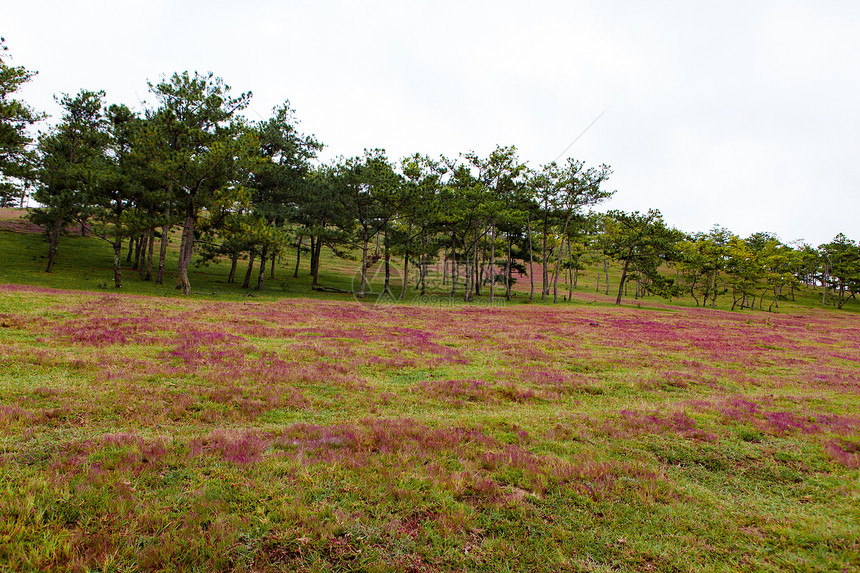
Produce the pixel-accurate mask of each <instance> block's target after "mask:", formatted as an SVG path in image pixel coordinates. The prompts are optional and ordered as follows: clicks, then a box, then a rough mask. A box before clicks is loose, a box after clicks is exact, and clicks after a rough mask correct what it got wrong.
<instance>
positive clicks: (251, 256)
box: [242, 250, 256, 288]
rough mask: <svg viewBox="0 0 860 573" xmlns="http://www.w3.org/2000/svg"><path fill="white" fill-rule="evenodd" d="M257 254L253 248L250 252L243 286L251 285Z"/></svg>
mask: <svg viewBox="0 0 860 573" xmlns="http://www.w3.org/2000/svg"><path fill="white" fill-rule="evenodd" d="M255 256H256V255H255V254H254V251H253V250H251V252H250V253H248V270H246V271H245V280H244V281H243V282H242V288H248V287H249V286H251V273H253V272H254V257H255Z"/></svg>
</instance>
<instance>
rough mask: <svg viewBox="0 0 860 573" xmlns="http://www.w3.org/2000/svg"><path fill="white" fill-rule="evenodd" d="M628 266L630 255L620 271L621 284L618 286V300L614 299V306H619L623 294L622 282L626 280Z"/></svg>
mask: <svg viewBox="0 0 860 573" xmlns="http://www.w3.org/2000/svg"><path fill="white" fill-rule="evenodd" d="M629 264H630V253H628V254H627V258H625V259H624V267H623V268H622V270H621V282H620V283H619V284H618V298H616V299H615V304H618V305H620V304H621V294H622V293H623V292H624V281H626V280H627V266H628V265H629Z"/></svg>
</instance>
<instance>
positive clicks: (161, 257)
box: [155, 209, 170, 285]
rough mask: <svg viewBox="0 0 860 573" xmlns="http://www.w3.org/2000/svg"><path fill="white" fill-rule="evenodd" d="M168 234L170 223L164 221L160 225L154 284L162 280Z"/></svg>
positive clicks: (168, 215)
mask: <svg viewBox="0 0 860 573" xmlns="http://www.w3.org/2000/svg"><path fill="white" fill-rule="evenodd" d="M167 217H168V218H169V217H170V209H168V210H167ZM169 235H170V223H165V224H164V225H163V226H162V227H161V246H160V247H159V249H158V273H157V274H156V275H155V284H157V285H160V284H162V283H163V282H164V263H165V258H166V257H167V242H168V240H169V239H168V236H169Z"/></svg>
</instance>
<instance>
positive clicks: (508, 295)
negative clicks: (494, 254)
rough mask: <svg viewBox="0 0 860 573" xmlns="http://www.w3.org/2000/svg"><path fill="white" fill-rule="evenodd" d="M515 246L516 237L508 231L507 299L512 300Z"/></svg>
mask: <svg viewBox="0 0 860 573" xmlns="http://www.w3.org/2000/svg"><path fill="white" fill-rule="evenodd" d="M513 247H514V238H513V237H512V236H511V234H510V233H508V260H507V263H506V265H505V300H511V268H512V265H511V249H513Z"/></svg>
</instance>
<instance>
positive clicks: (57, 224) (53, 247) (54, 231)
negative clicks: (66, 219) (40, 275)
mask: <svg viewBox="0 0 860 573" xmlns="http://www.w3.org/2000/svg"><path fill="white" fill-rule="evenodd" d="M62 230H63V218H62V217H58V218H56V219H54V221H53V222H52V223H51V229H50V230H49V231H48V266H47V267H45V272H46V273H50V272H51V271H52V270H53V268H54V261H55V260H56V259H57V246H58V245H59V244H60V231H62Z"/></svg>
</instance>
